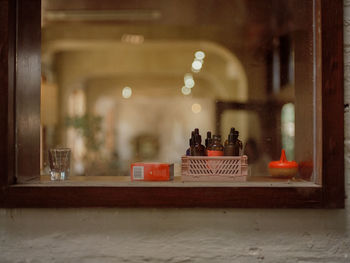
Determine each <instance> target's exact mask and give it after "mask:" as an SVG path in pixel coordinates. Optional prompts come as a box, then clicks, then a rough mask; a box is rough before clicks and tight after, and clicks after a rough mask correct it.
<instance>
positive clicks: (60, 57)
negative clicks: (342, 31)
mask: <svg viewBox="0 0 350 263" xmlns="http://www.w3.org/2000/svg"><path fill="white" fill-rule="evenodd" d="M82 2H84V5H82V6H80V7H79V8H78V7H77V6H75V5H73V4H72V3H71V1H66V0H62V1H49V0H43V29H42V35H43V37H42V74H43V76H44V80H43V83H42V105H44V106H42V126H43V127H44V128H43V131H44V132H43V152H47V150H46V149H48V148H50V147H55V146H65V147H69V148H71V149H72V160H71V161H72V171H71V174H72V176H74V175H129V168H130V163H132V162H135V161H159V162H170V163H179V162H180V157H181V156H182V155H183V154H184V153H185V151H186V149H187V148H188V140H189V137H190V136H191V131H192V130H193V129H194V128H199V129H200V132H201V134H202V138H204V137H205V134H206V133H207V131H211V132H212V134H216V133H220V134H221V135H222V138H225V140H226V139H227V135H228V133H229V130H230V128H231V127H235V128H236V129H237V130H239V132H240V133H239V134H240V135H239V136H240V138H241V140H242V141H243V144H244V145H245V147H246V150H245V151H246V153H247V154H248V158H249V160H248V163H249V164H250V165H251V168H252V169H251V170H252V171H253V170H254V171H256V172H253V173H255V174H256V175H267V164H268V162H269V161H270V160H272V159H276V158H278V157H279V154H280V152H281V148H282V147H283V148H285V149H286V152H287V157H288V159H295V160H296V161H303V160H309V157H310V156H313V155H312V154H309V152H311V153H312V151H313V148H312V147H313V145H312V139H310V140H308V142H307V143H305V142H303V140H302V136H301V135H302V134H305V133H307V134H312V130H313V126H312V123H313V122H312V121H310V122H307V121H306V120H305V118H306V117H307V116H305V117H304V116H303V114H302V113H303V112H311V111H312V110H313V108H312V107H313V106H312V105H313V101H312V99H313V96H312V90H313V89H312V85H313V76H312V72H313V71H312V67H308V64H307V63H309V61H312V59H310V60H308V59H307V58H308V57H307V58H306V57H305V56H309V55H310V57H311V58H312V56H313V55H312V48H310V43H312V42H311V41H312V34H311V35H310V34H309V32H311V29H312V13H311V11H312V9H310V8H307V6H306V5H307V4H303V6H302V7H301V6H299V2H298V4H297V2H296V1H293V0H278V1H277V0H264V1H261V0H253V1H244V0H234V1H222V2H220V3H219V2H216V1H207V0H205V1H183V2H181V3H180V2H178V1H174V2H168V3H167V4H166V5H164V4H163V2H162V1H148V2H147V3H145V4H144V5H143V6H137V5H135V4H134V3H133V2H132V1H131V2H130V1H123V0H122V1H115V3H114V1H105V0H102V3H103V4H101V7H97V6H96V5H94V4H93V1H91V0H86V1H82ZM117 2H118V3H119V4H117ZM191 3H192V4H191ZM199 6H200V8H198V7H199ZM77 8H78V9H79V12H78V11H77ZM107 9H108V10H109V11H108V16H107V17H106V20H104V19H103V14H107V13H106V12H107V11H106V10H107ZM205 10H210V12H209V11H205ZM56 11H57V12H60V14H63V15H61V16H60V17H59V19H58V18H57V16H54V15H52V14H54V13H55V12H56ZM153 13H157V16H150V15H147V14H153ZM64 14H66V16H64ZM65 17H66V19H65ZM72 17H74V19H72ZM310 19H311V20H310ZM310 21H311V23H310ZM308 25H310V26H308ZM305 46H307V47H308V48H309V49H310V50H311V51H310V50H308V51H307V52H304V49H305V48H304V47H305ZM126 85H128V86H126ZM283 105H285V106H283ZM293 105H295V106H293ZM282 107H283V108H282ZM292 107H293V110H292ZM294 107H295V110H294ZM305 107H308V108H305ZM311 115H312V114H311ZM294 116H295V119H294ZM309 141H310V142H311V144H310V142H309ZM306 149H307V150H306ZM47 165H48V162H47V157H45V158H44V160H43V164H42V166H43V169H45V167H47ZM254 167H255V168H254Z"/></svg>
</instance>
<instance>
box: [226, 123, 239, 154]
mask: <svg viewBox="0 0 350 263" xmlns="http://www.w3.org/2000/svg"><path fill="white" fill-rule="evenodd" d="M236 140H237V136H235V129H233V130H232V128H231V131H230V133H229V135H228V140H227V141H226V142H227V143H226V142H225V148H224V155H225V156H238V155H239V151H238V154H237V151H236V148H237V147H236Z"/></svg>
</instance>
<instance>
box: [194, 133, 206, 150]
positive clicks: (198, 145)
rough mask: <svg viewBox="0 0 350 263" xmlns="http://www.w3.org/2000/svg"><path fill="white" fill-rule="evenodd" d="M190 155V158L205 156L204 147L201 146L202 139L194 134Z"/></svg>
mask: <svg viewBox="0 0 350 263" xmlns="http://www.w3.org/2000/svg"><path fill="white" fill-rule="evenodd" d="M191 153H192V154H191V155H192V156H205V147H204V145H202V137H201V136H200V135H199V134H197V133H195V134H194V146H193V151H191Z"/></svg>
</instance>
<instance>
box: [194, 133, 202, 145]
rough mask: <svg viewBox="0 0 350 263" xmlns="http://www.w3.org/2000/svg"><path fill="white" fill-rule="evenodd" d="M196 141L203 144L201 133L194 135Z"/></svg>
mask: <svg viewBox="0 0 350 263" xmlns="http://www.w3.org/2000/svg"><path fill="white" fill-rule="evenodd" d="M194 141H195V143H196V144H201V143H202V137H201V136H200V135H199V134H195V135H194Z"/></svg>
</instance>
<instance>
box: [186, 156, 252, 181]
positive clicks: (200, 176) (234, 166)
mask: <svg viewBox="0 0 350 263" xmlns="http://www.w3.org/2000/svg"><path fill="white" fill-rule="evenodd" d="M181 160H182V165H181V175H182V181H184V182H244V181H246V180H247V175H248V157H247V156H246V155H243V156H215V157H214V156H211V157H208V156H183V157H182V158H181Z"/></svg>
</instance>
